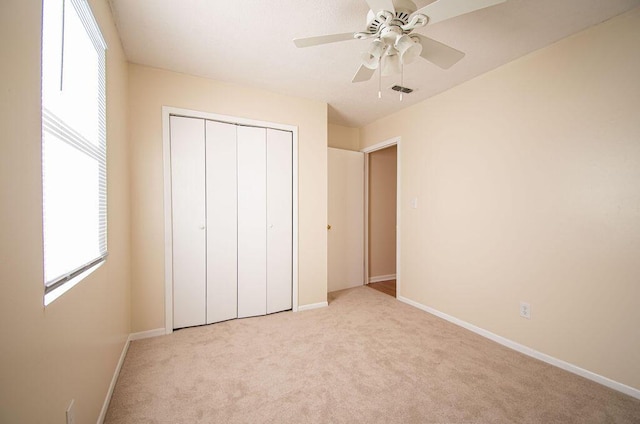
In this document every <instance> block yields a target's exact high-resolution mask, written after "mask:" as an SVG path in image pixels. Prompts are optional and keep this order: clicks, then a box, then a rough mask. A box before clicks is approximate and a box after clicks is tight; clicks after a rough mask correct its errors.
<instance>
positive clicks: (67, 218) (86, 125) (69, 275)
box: [42, 0, 107, 294]
mask: <svg viewBox="0 0 640 424" xmlns="http://www.w3.org/2000/svg"><path fill="white" fill-rule="evenodd" d="M105 50H106V43H105V42H104V39H103V38H102V35H101V33H100V30H99V28H98V25H97V23H96V21H95V18H94V17H93V14H92V13H91V9H90V8H89V5H88V4H87V2H86V0H44V1H43V19H42V187H43V230H44V234H43V236H44V237H43V238H44V280H45V281H44V284H45V294H46V293H49V292H51V291H52V290H55V289H56V288H58V287H60V286H62V285H64V284H65V283H66V282H68V281H71V280H72V279H74V277H76V276H78V275H80V274H82V273H83V272H85V271H87V270H88V269H90V268H91V267H93V266H95V265H97V264H99V263H101V262H102V261H104V260H105V258H106V256H107V178H106V177H107V175H106V170H107V163H106V159H107V156H106V92H105Z"/></svg>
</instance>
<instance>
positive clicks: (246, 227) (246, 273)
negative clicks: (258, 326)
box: [237, 127, 267, 318]
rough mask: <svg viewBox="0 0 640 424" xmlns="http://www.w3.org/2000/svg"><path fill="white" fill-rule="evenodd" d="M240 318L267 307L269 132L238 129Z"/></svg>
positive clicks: (262, 310) (252, 128)
mask: <svg viewBox="0 0 640 424" xmlns="http://www.w3.org/2000/svg"><path fill="white" fill-rule="evenodd" d="M237 132H238V139H237V143H238V317H239V318H243V317H249V316H256V315H264V314H266V312H267V310H266V309H267V308H266V297H267V293H266V287H267V283H266V278H267V276H266V268H267V252H266V250H267V234H266V197H267V190H266V181H265V180H266V178H265V177H266V130H265V129H264V128H254V127H238V129H237Z"/></svg>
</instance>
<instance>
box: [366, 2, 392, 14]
mask: <svg viewBox="0 0 640 424" xmlns="http://www.w3.org/2000/svg"><path fill="white" fill-rule="evenodd" d="M365 1H366V2H367V4H368V5H369V9H371V10H372V11H373V13H377V12H379V11H381V10H387V11H389V12H391V13H396V8H395V7H393V1H392V0H365Z"/></svg>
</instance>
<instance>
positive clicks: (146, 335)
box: [98, 328, 165, 424]
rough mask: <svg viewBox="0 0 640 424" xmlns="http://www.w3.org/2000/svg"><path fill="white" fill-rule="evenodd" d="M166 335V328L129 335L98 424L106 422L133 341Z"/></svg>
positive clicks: (114, 372)
mask: <svg viewBox="0 0 640 424" xmlns="http://www.w3.org/2000/svg"><path fill="white" fill-rule="evenodd" d="M164 334H165V330H164V328H156V329H155V330H148V331H141V332H139V333H131V334H129V337H127V341H126V342H125V343H124V346H123V347H122V353H120V359H118V364H117V365H116V369H115V370H114V371H113V377H111V384H109V390H107V396H106V397H105V399H104V403H103V404H102V409H101V410H100V415H99V416H98V424H102V423H103V422H104V418H105V416H106V415H107V409H109V403H110V402H111V396H113V389H115V387H116V382H117V381H118V376H119V375H120V370H121V369H122V364H123V363H124V358H125V357H126V356H127V351H128V350H129V345H130V344H131V341H133V340H141V339H148V338H149V337H156V336H164Z"/></svg>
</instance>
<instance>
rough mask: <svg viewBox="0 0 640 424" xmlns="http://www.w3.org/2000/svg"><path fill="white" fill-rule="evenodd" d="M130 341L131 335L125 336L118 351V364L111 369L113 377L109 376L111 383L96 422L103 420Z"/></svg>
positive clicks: (99, 423)
mask: <svg viewBox="0 0 640 424" xmlns="http://www.w3.org/2000/svg"><path fill="white" fill-rule="evenodd" d="M130 342H131V335H129V337H127V340H126V341H125V342H124V346H123V347H122V353H120V359H118V364H117V365H116V369H115V370H114V371H113V377H111V383H110V384H109V390H107V396H106V397H105V398H104V403H103V404H102V409H101V410H100V415H98V422H97V424H102V423H103V422H104V418H105V417H106V415H107V410H108V409H109V403H110V402H111V396H113V390H114V389H115V387H116V382H117V381H118V376H120V370H121V369H122V364H124V358H125V357H126V356H127V351H128V350H129V344H130Z"/></svg>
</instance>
